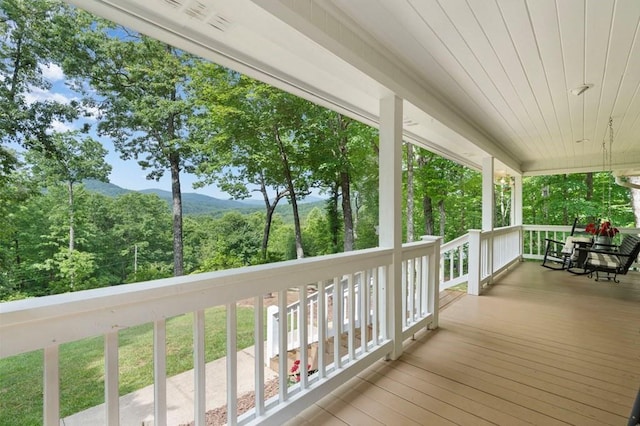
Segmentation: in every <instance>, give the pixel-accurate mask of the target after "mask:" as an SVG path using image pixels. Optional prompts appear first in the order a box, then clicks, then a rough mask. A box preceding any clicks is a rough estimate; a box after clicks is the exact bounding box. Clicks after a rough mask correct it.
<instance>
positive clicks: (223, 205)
mask: <svg viewBox="0 0 640 426" xmlns="http://www.w3.org/2000/svg"><path fill="white" fill-rule="evenodd" d="M82 183H83V184H84V186H85V188H86V189H87V190H88V191H92V192H97V193H99V194H102V195H106V196H108V197H117V196H119V195H123V194H127V193H129V192H140V193H142V194H154V195H157V196H158V197H160V199H162V200H165V201H166V202H167V204H168V206H169V208H171V205H172V202H173V197H172V195H171V192H170V191H165V190H163V189H156V188H153V189H143V190H139V191H135V190H131V189H125V188H122V187H120V186H118V185H115V184H113V183H106V182H100V181H98V180H93V179H87V180H85V181H83V182H82ZM319 202H324V200H323V199H322V198H318V197H307V198H305V200H303V201H302V202H301V203H303V204H315V203H319ZM279 207H280V206H279ZM182 209H183V212H184V214H212V213H218V212H223V211H228V210H236V211H241V212H243V213H250V212H253V211H260V210H262V209H264V204H263V202H262V201H260V200H241V201H238V200H221V199H219V198H215V197H210V196H208V195H203V194H196V193H193V192H183V193H182ZM305 210H306V209H305Z"/></svg>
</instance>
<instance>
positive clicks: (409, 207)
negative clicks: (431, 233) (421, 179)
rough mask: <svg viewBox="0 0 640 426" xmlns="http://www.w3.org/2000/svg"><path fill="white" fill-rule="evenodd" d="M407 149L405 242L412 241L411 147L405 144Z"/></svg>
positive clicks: (409, 144)
mask: <svg viewBox="0 0 640 426" xmlns="http://www.w3.org/2000/svg"><path fill="white" fill-rule="evenodd" d="M405 146H406V149H407V242H412V241H413V205H414V200H413V145H412V144H411V143H406V144H405Z"/></svg>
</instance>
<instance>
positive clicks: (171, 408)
mask: <svg viewBox="0 0 640 426" xmlns="http://www.w3.org/2000/svg"><path fill="white" fill-rule="evenodd" d="M254 364H255V357H254V347H253V346H251V347H249V348H246V349H243V350H241V351H240V352H238V396H240V395H242V394H244V393H246V392H252V391H253V390H254V381H255V380H254V368H253V367H254ZM226 368H227V367H226V358H220V359H218V360H215V361H212V362H210V363H208V364H207V368H206V388H207V410H211V409H214V408H218V407H221V406H223V405H225V404H226V403H227V377H226V371H227V370H226ZM193 376H194V373H193V370H189V371H185V372H184V373H181V374H178V375H176V376H173V377H169V378H168V379H167V424H168V425H179V424H183V423H189V422H191V421H192V420H193V419H194V403H193V390H194V385H193ZM274 377H277V374H276V373H274V372H273V371H272V370H271V369H269V368H266V367H265V382H266V381H268V380H271V379H272V378H274ZM60 424H61V425H65V426H87V425H102V424H106V421H105V405H104V404H101V405H97V406H95V407H92V408H89V409H87V410H84V411H81V412H79V413H76V414H73V415H71V416H69V417H65V418H64V419H62V420H60ZM120 425H121V426H141V425H143V426H152V425H153V385H150V386H147V387H145V388H142V389H140V390H138V391H136V392H132V393H130V394H127V395H124V396H121V397H120Z"/></svg>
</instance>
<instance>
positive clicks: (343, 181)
mask: <svg viewBox="0 0 640 426" xmlns="http://www.w3.org/2000/svg"><path fill="white" fill-rule="evenodd" d="M337 121H338V129H339V130H338V131H339V132H340V137H339V138H338V141H339V142H338V143H339V146H338V149H339V150H340V158H341V159H342V160H343V161H342V164H343V166H342V170H340V191H341V193H342V218H343V223H344V241H343V249H344V251H345V252H348V251H352V250H353V241H354V237H353V234H354V231H353V209H352V207H351V175H350V173H349V170H348V167H349V166H348V165H347V164H348V163H349V162H348V158H349V149H348V146H347V142H348V139H347V136H346V134H345V131H346V130H347V127H349V123H350V121H348V120H344V119H343V117H342V115H341V114H337ZM345 169H346V170H345Z"/></svg>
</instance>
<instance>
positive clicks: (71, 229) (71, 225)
mask: <svg viewBox="0 0 640 426" xmlns="http://www.w3.org/2000/svg"><path fill="white" fill-rule="evenodd" d="M67 189H68V191H69V253H71V252H72V251H73V250H74V249H75V248H76V232H75V225H74V220H75V217H74V209H73V182H67Z"/></svg>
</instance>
